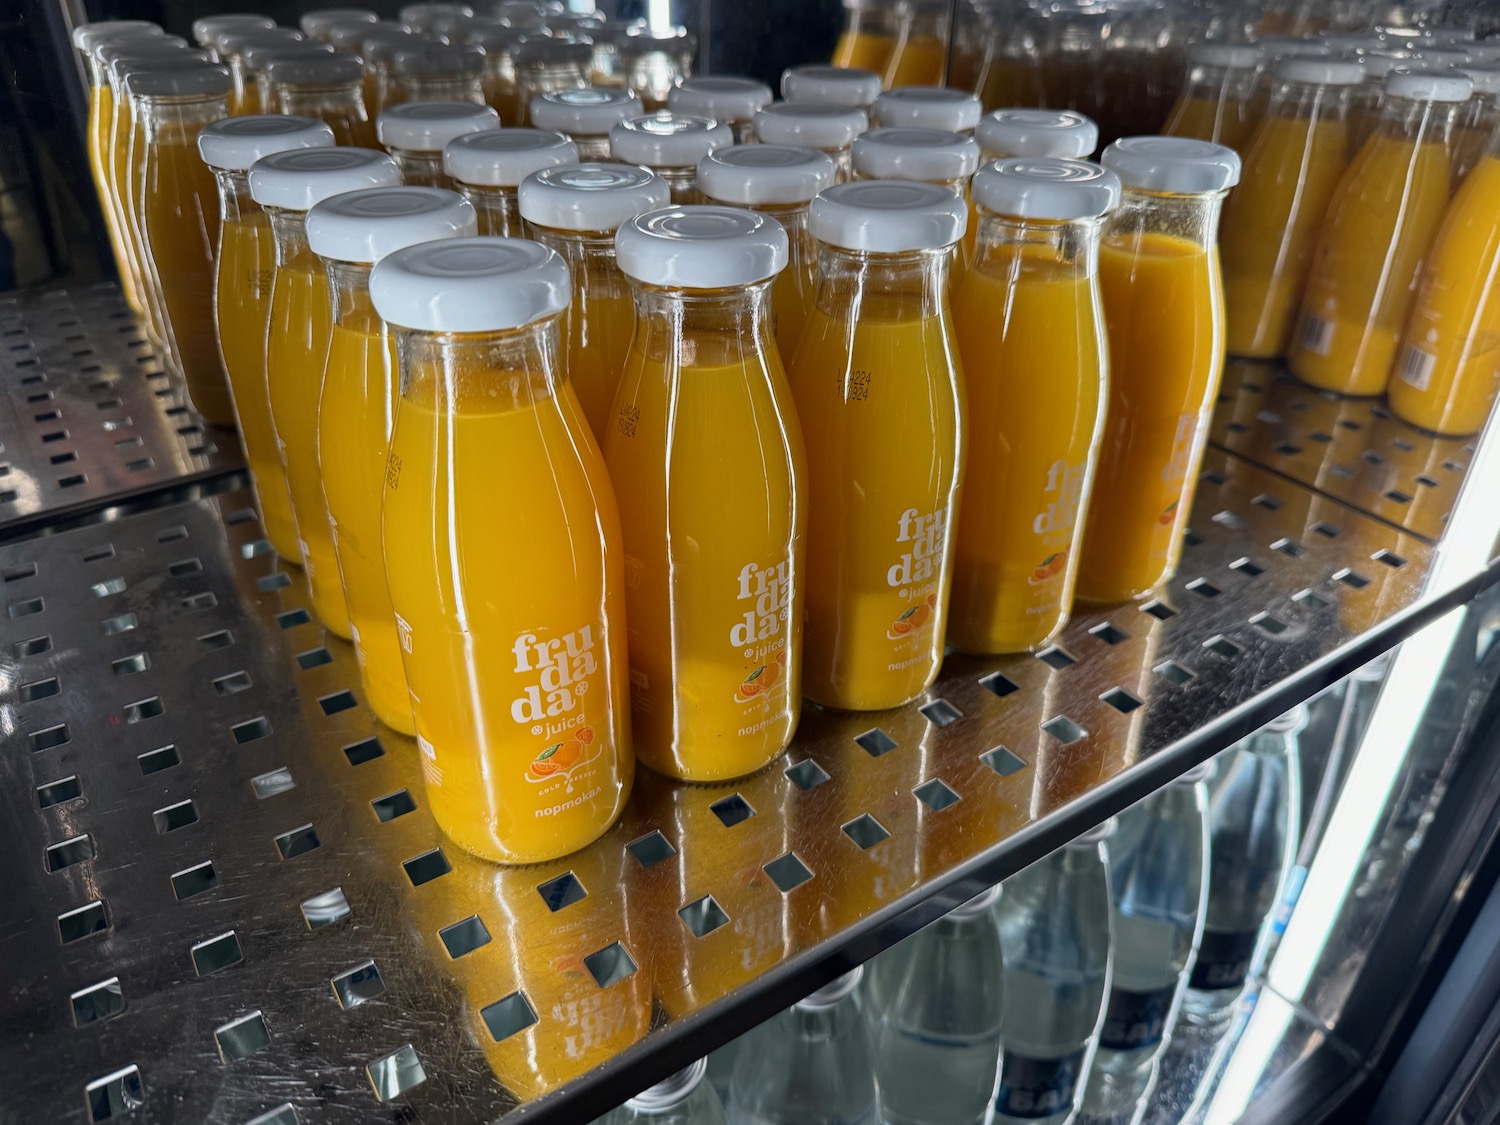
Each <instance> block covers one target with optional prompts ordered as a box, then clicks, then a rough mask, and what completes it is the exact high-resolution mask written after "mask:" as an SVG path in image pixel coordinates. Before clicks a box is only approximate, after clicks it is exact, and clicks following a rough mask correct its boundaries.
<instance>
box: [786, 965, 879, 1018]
mask: <svg viewBox="0 0 1500 1125" xmlns="http://www.w3.org/2000/svg"><path fill="white" fill-rule="evenodd" d="M864 975H865V967H864V966H863V965H856V966H855V967H854V968H853V969H850V970H849V971H848V972H847V973H845V974H844V975H843V976H841V977H839V978H838V979H837V980H835V981H833V982H831V983H829V984H825V985H824V986H823V987H822V988H820V989H818V991H816V992H814V993H813V994H812V995H811V996H804V997H803V998H802V999H801V1000H799V1001H797V1003H796V1004H794V1005H793V1007H796V1008H802V1009H803V1010H804V1011H812V1012H817V1011H822V1010H824V1009H826V1008H832V1007H833V1006H834V1005H835V1004H837V1003H838V1002H839V1001H840V1000H842V999H843V998H844V997H845V996H848V995H849V994H850V993H851V992H853V991H854V990H855V989H856V988H858V987H859V982H860V978H862V977H863V976H864Z"/></svg>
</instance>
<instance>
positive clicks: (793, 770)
mask: <svg viewBox="0 0 1500 1125" xmlns="http://www.w3.org/2000/svg"><path fill="white" fill-rule="evenodd" d="M785 772H786V776H787V778H788V780H790V781H791V783H792V784H793V785H795V786H796V787H797V788H798V789H801V790H802V791H803V792H804V793H805V792H806V791H807V790H809V789H816V788H817V787H818V786H819V785H822V784H823V782H825V781H827V780H829V778H828V771H827V770H825V769H824V768H823V767H822V766H820V765H818V763H817V762H815V761H813V760H812V759H811V758H808V759H807V760H805V761H801V762H798V763H797V764H796V765H794V766H788V767H787V768H786V771H785Z"/></svg>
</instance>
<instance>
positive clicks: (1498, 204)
mask: <svg viewBox="0 0 1500 1125" xmlns="http://www.w3.org/2000/svg"><path fill="white" fill-rule="evenodd" d="M1497 391H1500V156H1486V157H1483V158H1481V160H1480V161H1479V163H1478V164H1476V165H1475V166H1474V168H1473V170H1472V171H1471V172H1470V173H1469V176H1468V178H1467V179H1466V180H1465V181H1464V183H1463V186H1462V187H1461V188H1459V189H1458V194H1457V195H1455V196H1454V197H1453V205H1452V206H1451V207H1450V208H1449V209H1448V215H1447V217H1446V218H1445V219H1444V220H1443V225H1442V228H1441V229H1440V230H1439V232H1438V235H1437V238H1436V240H1435V241H1434V243H1433V247H1432V252H1431V254H1429V255H1428V258H1427V264H1426V265H1425V266H1424V267H1423V269H1422V280H1421V284H1420V285H1419V286H1418V289H1417V301H1416V306H1415V307H1414V308H1413V309H1412V313H1411V320H1410V321H1409V322H1408V323H1407V326H1406V334H1405V340H1404V347H1403V348H1402V351H1401V356H1400V358H1399V359H1398V361H1397V363H1396V370H1395V375H1394V377H1393V378H1392V379H1391V382H1390V387H1389V394H1390V400H1391V409H1392V410H1394V411H1395V412H1396V414H1397V415H1398V416H1399V417H1401V418H1404V419H1406V420H1407V421H1408V422H1411V423H1412V424H1413V425H1417V426H1421V427H1423V428H1424V429H1428V430H1434V431H1436V432H1437V433H1440V434H1474V433H1478V432H1479V431H1480V430H1481V429H1483V428H1484V424H1485V422H1486V421H1487V420H1488V418H1489V416H1490V411H1491V409H1492V408H1493V407H1494V405H1495V395H1496V392H1497Z"/></svg>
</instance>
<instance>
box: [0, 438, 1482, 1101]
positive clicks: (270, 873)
mask: <svg viewBox="0 0 1500 1125" xmlns="http://www.w3.org/2000/svg"><path fill="white" fill-rule="evenodd" d="M1192 527H1193V531H1192V532H1191V533H1190V534H1189V536H1188V547H1187V549H1186V552H1185V556H1184V562H1183V566H1182V570H1181V574H1180V577H1179V578H1178V579H1176V580H1175V581H1173V582H1172V583H1171V584H1170V585H1169V587H1168V588H1167V589H1166V590H1165V592H1164V593H1163V594H1162V596H1161V597H1159V598H1157V599H1156V600H1152V601H1149V602H1145V603H1142V604H1139V605H1128V606H1122V607H1116V608H1114V609H1112V610H1109V611H1107V612H1105V611H1101V612H1092V613H1084V614H1082V615H1081V616H1080V617H1079V618H1078V619H1077V620H1075V621H1074V622H1073V624H1072V625H1071V626H1070V627H1069V629H1068V630H1067V632H1066V634H1065V635H1064V636H1063V638H1062V640H1061V642H1060V643H1059V644H1058V645H1057V646H1056V647H1054V648H1052V649H1049V650H1048V651H1046V652H1043V653H1041V654H1039V655H1038V656H1034V657H1033V656H1022V657H1014V658H1007V659H1002V660H978V659H974V658H968V657H960V656H952V657H950V658H949V660H948V661H947V663H946V665H945V668H944V670H943V673H942V676H941V678H940V679H939V681H938V682H937V684H936V685H935V686H934V688H933V689H932V690H931V691H930V692H929V693H928V694H927V695H926V696H925V697H924V698H923V699H922V700H920V701H919V702H918V703H916V704H914V705H912V706H910V707H907V708H903V709H900V710H896V711H890V712H883V713H878V714H867V715H847V714H838V713H834V712H829V711H824V710H821V709H817V708H809V709H808V710H807V712H806V713H805V715H804V717H803V721H802V726H801V729H800V731H799V733H798V737H797V740H796V743H795V745H794V746H793V747H792V748H791V750H790V751H789V752H788V753H787V754H786V755H785V756H784V757H782V758H781V759H779V760H778V761H777V762H776V763H774V764H773V765H772V766H770V767H768V768H767V769H766V770H764V771H762V772H761V773H759V774H757V775H755V776H754V777H750V778H747V779H744V780H742V781H740V782H739V783H737V784H734V785H728V786H713V787H707V786H688V785H680V784H674V783H670V782H668V781H666V780H664V779H662V778H660V777H657V776H655V775H653V774H652V773H651V772H650V771H648V770H644V769H642V770H641V771H639V775H638V779H637V783H636V788H635V792H634V795H633V797H632V800H631V802H630V805H629V807H628V808H627V810H626V812H625V814H624V816H623V817H622V819H621V821H620V823H619V824H618V825H617V826H616V827H615V828H614V829H613V830H612V831H611V832H610V833H609V834H608V835H607V836H606V837H605V838H604V839H603V840H601V841H600V842H599V843H598V844H596V845H595V846H593V847H591V848H589V849H586V850H585V851H583V852H580V853H578V854H576V855H573V856H570V857H568V858H566V859H564V860H561V861H558V862H555V863H548V864H541V865H536V866H531V867H523V868H509V869H506V868H499V867H494V866H491V865H489V864H487V863H483V862H479V861H476V860H473V859H471V858H469V857H467V856H466V855H464V854H463V853H461V852H459V851H458V850H457V849H456V848H455V847H453V845H451V844H450V843H449V842H447V841H446V840H445V838H444V837H443V836H442V835H441V833H440V832H439V831H438V829H437V827H436V826H435V824H434V823H433V821H432V820H431V818H430V816H429V815H428V813H427V811H426V798H425V795H424V792H423V789H422V778H421V772H420V768H419V766H418V761H417V754H416V752H415V748H414V746H413V744H412V743H411V742H410V741H409V740H407V739H405V738H402V737H399V736H397V735H394V734H392V733H391V732H389V731H387V730H384V729H382V728H381V727H380V726H379V725H378V724H377V723H376V722H375V721H374V719H373V717H372V716H371V714H370V713H369V712H368V711H367V709H366V708H365V707H364V705H363V704H362V703H361V701H360V698H359V695H358V678H357V674H356V668H355V663H354V658H353V654H352V652H351V650H350V648H349V647H348V646H347V645H346V644H344V643H343V642H341V641H338V640H336V639H334V638H332V637H331V636H329V635H326V634H325V633H324V632H323V631H322V630H321V629H320V628H319V626H318V625H317V624H316V623H315V622H314V621H313V619H312V617H311V615H310V612H309V607H308V602H307V599H306V597H305V595H304V592H303V586H302V582H301V580H300V577H299V576H298V574H297V572H296V571H295V570H290V571H289V570H285V569H283V568H282V567H281V566H280V565H279V563H278V561H277V559H276V557H275V556H274V555H273V554H272V553H271V552H270V549H269V546H268V545H267V544H266V543H265V541H264V540H263V539H262V538H261V531H260V528H259V526H258V524H257V522H256V520H255V517H254V514H253V511H252V510H251V508H250V507H249V497H248V496H247V495H246V494H244V493H236V494H228V495H224V496H219V497H217V498H210V499H203V500H198V501H195V502H192V503H184V504H177V505H172V506H167V507H162V508H160V509H157V510H154V511H149V512H145V513H141V514H137V515H131V516H127V517H124V518H122V519H119V520H117V521H114V522H109V523H98V524H93V525H89V526H85V527H81V528H78V529H75V530H72V531H67V532H63V533H60V534H57V535H53V536H48V537H45V538H40V539H36V540H32V541H29V542H22V543H15V544H11V545H9V546H6V547H3V548H0V577H3V579H4V581H3V583H0V600H3V603H4V607H5V608H4V615H3V617H0V626H3V635H0V643H3V648H0V667H3V668H4V671H5V678H4V681H3V696H0V724H3V729H4V731H5V732H6V734H5V752H4V754H3V755H0V803H3V806H4V815H0V857H4V862H5V864H6V870H7V878H8V880H9V886H10V889H11V894H10V896H9V899H8V909H7V910H6V911H5V912H3V913H0V966H4V968H0V1043H3V1044H4V1047H3V1049H0V1088H3V1089H4V1091H5V1094H4V1100H5V1104H6V1107H7V1110H10V1111H13V1112H15V1113H16V1114H17V1115H18V1117H19V1119H22V1120H48V1121H58V1122H81V1121H90V1120H109V1119H111V1115H114V1116H119V1115H121V1114H124V1113H126V1112H127V1111H129V1110H131V1109H134V1110H135V1111H136V1112H137V1117H136V1118H135V1119H136V1120H213V1121H224V1122H232V1123H239V1122H246V1121H251V1120H254V1121H258V1122H262V1123H265V1122H275V1123H276V1125H287V1123H289V1122H292V1121H294V1120H295V1121H303V1122H308V1121H313V1120H318V1121H364V1120H375V1119H388V1120H401V1121H418V1120H424V1121H448V1120H475V1119H489V1118H494V1117H497V1116H501V1115H509V1114H513V1115H514V1117H515V1118H524V1119H527V1120H531V1119H537V1120H551V1121H566V1122H581V1121H585V1120H588V1119H589V1118H590V1117H592V1116H593V1115H594V1114H596V1113H598V1112H601V1111H602V1110H604V1109H605V1108H607V1107H608V1106H609V1105H612V1104H615V1103H617V1102H618V1101H620V1100H621V1099H623V1098H624V1097H626V1096H629V1095H630V1094H632V1093H634V1092H635V1091H637V1090H639V1089H640V1088H641V1087H643V1086H645V1085H647V1084H649V1083H650V1082H652V1081H655V1080H657V1079H659V1078H661V1077H663V1076H664V1075H665V1074H666V1073H669V1072H670V1071H672V1070H674V1069H676V1068H678V1067H680V1066H682V1065H684V1064H685V1063H686V1062H687V1061H688V1060H690V1059H692V1058H694V1057H696V1056H698V1055H701V1054H702V1053H704V1052H705V1051H707V1050H708V1049H710V1048H712V1047H714V1046H716V1045H718V1044H719V1043H721V1042H723V1041H726V1040H727V1039H729V1038H730V1037H732V1036H733V1035H735V1034H738V1033H739V1032H741V1031H743V1030H745V1029H746V1028H748V1027H749V1026H751V1025H753V1024H754V1023H756V1022H758V1021H759V1020H760V1019H762V1018H764V1017H765V1016H767V1015H769V1014H771V1012H773V1011H775V1010H777V1009H779V1008H780V1007H782V1006H784V1005H786V1004H788V1003H790V1002H792V1001H794V1000H795V999H797V998H798V997H800V996H801V995H803V994H805V993H806V992H808V991H810V990H811V989H812V988H814V987H816V986H818V985H819V984H821V983H824V982H825V981H826V980H828V979H831V978H832V976H834V975H835V974H837V973H839V972H841V971H843V970H844V969H846V968H847V967H849V966H850V965H851V964H853V963H856V962H858V961H861V960H864V959H866V958H867V957H869V956H871V955H873V954H874V953H875V952H877V951H878V950H880V949H881V948H884V947H885V946H887V945H889V944H891V943H892V942H894V941H895V940H898V939H899V938H900V937H902V936H904V935H905V934H906V933H909V932H911V930H913V929H914V928H916V927H917V926H920V925H922V924H925V923H926V922H927V921H930V920H931V919H932V918H933V917H935V916H936V915H938V914H939V913H941V912H943V911H944V910H945V909H947V908H949V907H951V906H952V905H954V904H955V903H956V902H958V901H961V900H962V899H964V898H967V897H969V896H970V895H971V894H973V893H974V892H975V891H977V890H978V889H979V888H980V886H982V885H987V884H989V883H991V882H993V881H995V880H998V879H1000V878H1002V877H1004V876H1006V875H1008V874H1010V873H1011V872H1013V871H1015V870H1017V869H1019V868H1020V867H1021V866H1023V865H1024V864H1025V863H1027V862H1029V861H1030V860H1031V859H1033V858H1035V857H1036V856H1038V855H1040V854H1043V853H1045V852H1046V851H1048V850H1050V849H1051V848H1053V847H1056V846H1058V845H1059V844H1060V843H1062V842H1063V841H1064V840H1066V839H1068V838H1071V836H1072V835H1074V834H1075V833H1076V832H1077V831H1079V830H1080V829H1081V828H1083V827H1085V826H1087V825H1089V824H1092V823H1095V822H1097V821H1099V820H1100V819H1102V818H1104V817H1105V816H1107V815H1110V814H1111V813H1113V812H1116V811H1118V810H1119V809H1120V808H1123V807H1124V806H1125V805H1127V804H1128V803H1130V802H1131V801H1133V800H1134V799H1136V798H1137V797H1139V796H1140V795H1142V794H1144V793H1146V792H1148V791H1150V790H1151V789H1153V788H1155V787H1156V786H1158V785H1160V784H1161V783H1163V782H1164V781H1165V780H1166V779H1167V778H1169V777H1171V776H1174V775H1175V774H1176V773H1178V772H1180V771H1181V770H1182V769H1183V768H1185V767H1186V766H1187V765H1188V764H1190V763H1191V762H1195V761H1198V760H1201V759H1202V758H1204V757H1206V756H1208V755H1209V754H1211V753H1213V752H1215V751H1217V750H1218V749H1220V748H1222V747H1223V746H1225V745H1227V744H1228V743H1230V742H1231V741H1233V740H1234V739H1235V738H1237V737H1239V736H1241V735H1242V734H1244V733H1246V732H1247V731H1248V730H1250V729H1252V728H1253V727H1255V726H1256V725H1258V724H1259V723H1260V722H1262V721H1264V719H1266V718H1268V717H1270V716H1271V715H1273V714H1276V713H1279V712H1280V711H1282V710H1284V709H1285V708H1286V707H1288V706H1290V705H1291V704H1292V703H1293V702H1295V701H1296V700H1298V699H1301V698H1304V697H1306V696H1307V695H1309V694H1311V693H1312V692H1314V691H1316V690H1318V689H1319V688H1321V687H1323V686H1325V685H1326V684H1327V683H1329V682H1331V680H1332V679H1334V678H1336V677H1337V676H1338V675H1340V674H1341V673H1342V672H1343V671H1346V670H1347V669H1348V668H1349V667H1352V666H1353V665H1355V664H1358V663H1361V662H1362V661H1363V660H1364V659H1366V658H1368V657H1369V656H1370V655H1372V654H1373V653H1374V652H1376V651H1378V650H1379V649H1381V648H1384V647H1386V646H1388V645H1390V644H1392V643H1394V642H1395V640H1397V639H1398V638H1399V637H1400V636H1402V635H1405V633H1407V632H1409V631H1410V630H1411V629H1412V628H1415V627H1416V626H1417V625H1418V624H1419V623H1421V622H1422V621H1425V620H1427V619H1430V618H1431V617H1433V616H1435V615H1436V614H1437V613H1439V612H1441V611H1443V610H1444V609H1446V608H1447V607H1448V606H1450V605H1454V604H1458V603H1460V602H1462V601H1464V600H1466V599H1467V598H1468V597H1469V596H1471V595H1472V593H1473V592H1474V590H1476V589H1478V588H1479V587H1480V586H1481V585H1482V584H1483V583H1485V582H1487V581H1488V580H1489V576H1488V575H1487V574H1477V575H1475V576H1473V577H1472V578H1465V580H1464V581H1463V582H1460V583H1458V584H1455V585H1453V586H1452V587H1451V588H1449V589H1446V590H1442V591H1424V589H1423V587H1424V578H1425V576H1426V574H1427V570H1428V567H1429V564H1430V562H1431V559H1432V550H1431V548H1429V547H1428V546H1427V545H1426V544H1425V543H1423V542H1422V541H1421V540H1420V539H1419V538H1418V537H1416V536H1414V535H1411V534H1407V533H1403V532H1401V531H1398V530H1396V529H1393V528H1392V527H1390V526H1389V525H1387V524H1385V523H1383V522H1381V521H1378V520H1373V519H1370V518H1368V517H1365V516H1363V515H1360V514H1359V513H1357V512H1355V511H1353V510H1351V509H1349V508H1348V507H1346V506H1344V505H1342V504H1339V503H1338V502H1336V501H1334V500H1331V499H1328V498H1326V497H1322V496H1318V495H1316V494H1314V493H1313V492H1311V491H1309V490H1307V489H1304V488H1301V487H1299V486H1297V485H1294V484H1291V483H1289V482H1288V481H1286V480H1285V479H1283V478H1280V477H1277V476H1274V475H1272V474H1269V473H1267V472H1265V471H1263V470H1261V469H1258V468H1256V467H1254V466H1252V465H1250V464H1248V463H1246V462H1245V461H1242V460H1240V459H1238V458H1234V457H1231V456H1227V455H1224V454H1222V453H1216V452H1211V453H1210V455H1209V458H1208V464H1207V467H1206V469H1205V475H1204V479H1203V482H1202V484H1201V486H1200V489H1199V494H1198V500H1197V504H1196V506H1195V509H1194V518H1193V524H1192Z"/></svg>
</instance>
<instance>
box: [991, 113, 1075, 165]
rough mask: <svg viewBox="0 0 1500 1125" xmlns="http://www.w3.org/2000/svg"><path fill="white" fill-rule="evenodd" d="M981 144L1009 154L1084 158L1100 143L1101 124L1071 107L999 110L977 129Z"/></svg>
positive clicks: (997, 151)
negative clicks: (1095, 122)
mask: <svg viewBox="0 0 1500 1125" xmlns="http://www.w3.org/2000/svg"><path fill="white" fill-rule="evenodd" d="M974 136H975V137H976V138H977V139H978V141H979V147H980V148H982V149H983V150H984V151H985V152H995V153H1002V154H1004V155H1005V156H1066V157H1069V158H1071V159H1073V160H1082V159H1084V158H1085V157H1087V156H1089V155H1090V154H1091V153H1092V152H1093V151H1094V149H1095V148H1096V147H1097V146H1098V144H1099V126H1098V125H1096V124H1094V122H1093V121H1092V120H1091V119H1090V118H1087V117H1085V116H1084V115H1083V114H1081V113H1074V112H1073V111H1072V110H1070V109H997V110H995V111H994V112H993V113H987V114H985V115H984V116H983V117H982V118H980V119H979V124H978V125H977V126H975V128H974Z"/></svg>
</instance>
